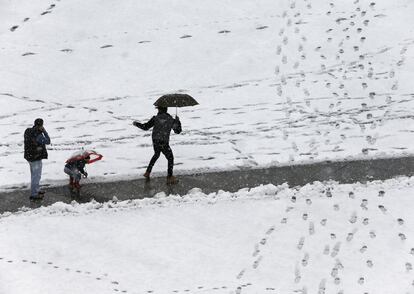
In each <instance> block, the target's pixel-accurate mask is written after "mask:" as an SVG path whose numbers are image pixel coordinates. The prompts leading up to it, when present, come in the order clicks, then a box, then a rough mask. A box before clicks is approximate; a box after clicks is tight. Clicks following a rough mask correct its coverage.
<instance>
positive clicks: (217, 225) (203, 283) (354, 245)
mask: <svg viewBox="0 0 414 294" xmlns="http://www.w3.org/2000/svg"><path fill="white" fill-rule="evenodd" d="M413 185H414V178H400V179H393V180H388V181H385V182H379V181H378V182H373V183H367V184H359V183H358V184H347V185H338V184H336V183H325V184H322V183H314V184H312V185H307V186H305V187H302V188H299V189H294V188H288V187H286V186H278V187H275V186H272V185H267V186H261V187H257V188H254V189H250V190H247V189H245V190H240V191H238V192H237V193H227V192H223V191H221V192H218V193H212V194H209V195H206V194H203V193H202V192H201V191H200V190H197V189H194V190H193V191H191V192H190V193H189V194H188V195H184V196H169V197H165V195H163V194H159V195H157V197H156V198H155V199H144V200H131V201H125V202H109V203H105V204H100V203H96V202H92V203H87V204H82V205H79V204H76V203H73V204H72V205H68V204H63V203H56V204H54V205H52V206H50V207H42V208H40V209H36V210H32V211H28V212H21V213H16V214H3V215H1V216H0V239H1V240H2V241H1V242H0V293H2V294H21V293H24V294H26V293H31V294H37V293H71V294H77V293H89V294H93V293H154V294H157V293H302V294H304V293H320V294H322V293H376V294H380V293H384V294H390V293H414V285H413V282H414V280H413V270H412V265H413V263H414V241H413V236H414V229H413V228H414V217H413V215H412V213H411V212H412V210H413V201H412V196H413V192H414V188H413V187H414V186H413Z"/></svg>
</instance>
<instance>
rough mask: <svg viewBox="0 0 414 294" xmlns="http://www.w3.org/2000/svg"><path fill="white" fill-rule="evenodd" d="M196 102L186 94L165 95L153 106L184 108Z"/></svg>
mask: <svg viewBox="0 0 414 294" xmlns="http://www.w3.org/2000/svg"><path fill="white" fill-rule="evenodd" d="M197 104H198V102H197V101H196V100H195V99H194V98H193V97H191V96H190V95H188V94H167V95H163V96H161V97H160V98H158V100H157V101H155V103H154V105H155V106H160V107H185V106H194V105H197Z"/></svg>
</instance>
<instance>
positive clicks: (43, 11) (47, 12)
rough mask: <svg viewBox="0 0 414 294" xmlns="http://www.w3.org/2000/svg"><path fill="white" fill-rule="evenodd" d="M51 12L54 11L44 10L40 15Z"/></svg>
mask: <svg viewBox="0 0 414 294" xmlns="http://www.w3.org/2000/svg"><path fill="white" fill-rule="evenodd" d="M49 13H52V11H50V10H48V11H43V12H42V13H41V14H40V15H46V14H49Z"/></svg>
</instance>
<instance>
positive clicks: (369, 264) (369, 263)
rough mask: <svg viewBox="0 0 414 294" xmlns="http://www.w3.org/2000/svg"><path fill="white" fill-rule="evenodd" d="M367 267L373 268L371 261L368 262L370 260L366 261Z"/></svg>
mask: <svg viewBox="0 0 414 294" xmlns="http://www.w3.org/2000/svg"><path fill="white" fill-rule="evenodd" d="M367 266H368V267H373V266H374V264H373V262H372V260H370V259H368V260H367Z"/></svg>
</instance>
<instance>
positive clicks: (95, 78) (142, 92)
mask: <svg viewBox="0 0 414 294" xmlns="http://www.w3.org/2000/svg"><path fill="white" fill-rule="evenodd" d="M0 5H1V8H2V9H1V10H0V40H1V41H0V44H1V46H0V80H1V81H2V82H1V84H0V109H1V113H0V133H1V134H2V142H1V143H0V172H1V180H0V186H3V187H4V186H6V185H15V184H20V183H24V182H28V177H29V175H28V174H29V172H28V166H27V163H26V162H25V160H24V159H23V158H22V157H23V155H22V149H23V147H22V141H23V139H22V134H23V132H24V129H25V128H26V127H29V126H30V125H31V124H32V122H33V120H34V119H35V118H36V117H43V118H44V119H45V123H46V125H45V126H46V128H47V130H48V131H49V133H50V135H51V137H52V142H53V145H52V146H51V148H50V149H51V151H50V158H49V160H48V161H46V162H45V167H44V179H45V182H49V183H50V182H52V181H55V180H62V179H64V178H65V175H64V174H63V172H62V169H63V163H64V161H65V159H66V158H67V157H68V156H69V155H70V154H71V153H72V152H73V151H75V150H78V149H80V148H82V147H84V148H92V149H96V150H98V151H99V152H101V153H103V155H104V156H105V160H104V161H102V162H100V163H98V164H96V165H94V166H93V167H91V169H90V174H91V175H93V176H96V177H97V178H102V177H105V178H119V177H137V176H140V175H141V174H142V173H143V171H144V169H145V167H146V165H147V163H148V161H149V159H150V157H151V154H152V147H151V141H150V137H149V136H150V133H149V132H147V133H145V132H142V131H139V130H137V129H136V128H134V127H133V126H132V125H131V123H132V121H133V120H134V119H137V120H140V121H145V120H146V119H149V118H150V117H151V116H152V115H153V114H154V112H155V111H154V109H153V106H152V103H153V102H154V101H155V100H156V99H157V98H158V97H159V96H160V95H162V94H164V93H169V92H185V93H189V94H191V95H193V96H194V97H195V98H196V99H197V100H198V101H199V102H200V105H199V106H197V107H193V108H186V109H181V110H179V115H180V117H181V120H182V123H183V128H184V132H183V134H181V135H177V136H172V142H171V143H172V145H173V150H174V152H175V157H176V170H177V171H179V172H180V171H181V172H185V171H188V170H193V169H200V168H201V169H233V168H239V167H246V166H248V167H258V166H266V165H275V164H289V163H292V162H293V163H294V162H300V161H315V160H325V159H344V158H349V157H354V158H355V157H378V156H393V155H402V154H413V147H412V144H410V143H411V142H412V141H413V139H414V124H413V109H414V102H413V99H412V95H413V93H414V92H413V91H412V86H411V78H412V74H411V73H412V71H413V70H414V68H413V64H414V63H413V56H414V51H413V43H414V39H413V38H412V34H413V29H414V21H413V19H412V17H411V16H412V14H413V12H414V3H413V2H412V1H410V0H396V1H386V0H379V1H376V2H373V1H367V0H360V1H358V0H356V1H339V0H337V1H331V2H327V1H322V0H306V1H305V0H300V1H299V0H298V1H287V0H280V1H277V2H275V1H270V0H261V1H247V0H243V1H234V0H233V1H230V0H227V1H217V0H212V1H200V0H197V1H183V0H180V1H173V2H171V1H161V0H158V1H153V0H151V1H146V0H144V1H139V2H137V1H132V0H124V1H122V4H120V3H115V2H113V1H98V0H90V1H87V2H85V1H79V0H72V1H63V0H62V1H56V2H47V1H43V0H42V1H36V4H34V2H33V1H29V0H20V1H16V0H0ZM16 26H17V27H16ZM174 112H175V110H173V109H171V113H174ZM165 169H166V160H165V159H163V158H161V159H160V161H159V163H158V164H157V165H156V167H155V169H154V171H155V172H162V174H165ZM109 176H111V177H109ZM95 179H96V178H95ZM92 180H93V178H92Z"/></svg>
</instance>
